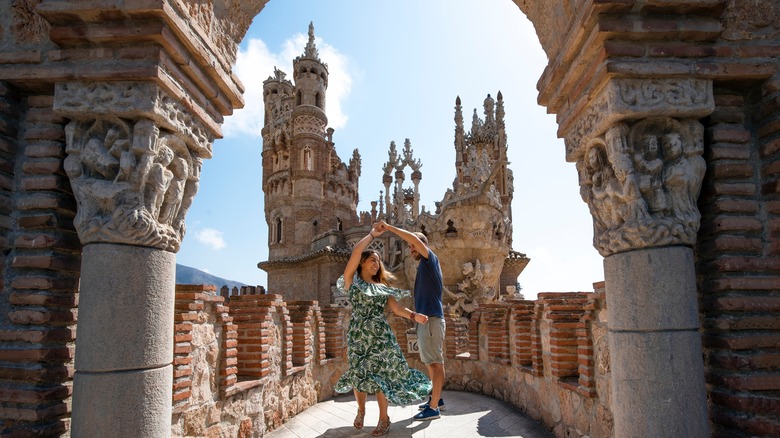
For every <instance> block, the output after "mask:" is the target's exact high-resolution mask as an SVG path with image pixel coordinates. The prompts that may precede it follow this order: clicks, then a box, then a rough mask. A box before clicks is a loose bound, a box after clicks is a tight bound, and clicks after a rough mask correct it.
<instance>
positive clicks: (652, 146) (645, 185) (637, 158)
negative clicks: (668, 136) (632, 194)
mask: <svg viewBox="0 0 780 438" xmlns="http://www.w3.org/2000/svg"><path fill="white" fill-rule="evenodd" d="M637 146H639V150H636V151H635V153H634V155H633V159H634V165H635V166H636V170H637V172H638V174H639V191H640V192H641V193H642V196H643V197H644V199H645V201H647V205H648V208H649V210H650V212H664V211H666V208H667V205H666V195H665V194H664V190H663V181H662V180H661V172H662V171H663V166H664V162H663V160H661V157H660V156H659V150H658V137H657V136H655V135H653V134H650V133H648V134H646V135H644V136H643V137H642V139H641V141H640V144H639V145H637Z"/></svg>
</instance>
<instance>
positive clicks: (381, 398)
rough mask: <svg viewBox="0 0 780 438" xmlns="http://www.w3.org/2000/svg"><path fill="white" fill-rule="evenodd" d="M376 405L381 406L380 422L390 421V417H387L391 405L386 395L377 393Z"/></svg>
mask: <svg viewBox="0 0 780 438" xmlns="http://www.w3.org/2000/svg"><path fill="white" fill-rule="evenodd" d="M376 403H377V404H378V405H379V421H382V420H389V419H390V416H389V415H387V406H388V405H389V403H388V402H387V397H385V394H384V393H382V392H377V393H376Z"/></svg>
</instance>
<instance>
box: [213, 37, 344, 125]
mask: <svg viewBox="0 0 780 438" xmlns="http://www.w3.org/2000/svg"><path fill="white" fill-rule="evenodd" d="M307 41H308V36H307V35H304V34H296V35H295V36H293V37H292V38H290V39H288V40H287V41H285V42H284V44H283V45H282V50H281V52H280V53H273V52H271V50H269V48H268V46H266V44H265V42H263V41H262V40H260V39H249V40H248V42H247V46H246V47H247V49H246V50H239V51H238V57H237V59H236V65H235V69H234V71H235V73H236V75H238V77H239V79H241V82H242V83H243V84H244V87H245V88H246V90H245V91H244V102H245V106H244V108H242V109H239V110H236V111H234V113H233V115H231V116H228V117H226V118H225V123H224V124H223V125H222V130H223V133H224V136H225V137H226V138H228V137H237V136H241V135H249V136H252V137H261V136H262V134H261V131H262V129H263V109H264V108H263V81H265V80H266V79H268V78H269V77H271V76H273V73H274V67H276V68H278V69H279V70H281V71H283V72H284V73H287V79H290V80H291V81H292V80H293V78H292V71H293V69H292V61H293V59H295V58H296V57H298V56H301V55H302V54H303V51H304V47H305V46H306V42H307ZM315 44H316V46H317V50H318V51H319V55H320V59H321V60H322V62H324V63H325V64H327V65H328V94H327V96H328V97H327V101H326V103H325V104H326V112H327V116H328V126H329V127H331V128H333V129H339V128H342V127H344V126H345V125H346V124H347V120H348V117H347V116H346V115H345V114H344V112H343V111H342V101H344V100H346V99H347V97H348V96H349V93H350V91H351V89H352V77H351V76H350V74H349V73H348V61H347V57H346V56H344V55H342V54H341V53H340V52H339V51H338V50H336V49H335V48H334V47H333V46H331V45H329V44H327V43H325V42H323V41H322V39H321V38H316V37H315Z"/></svg>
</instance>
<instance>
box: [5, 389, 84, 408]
mask: <svg viewBox="0 0 780 438" xmlns="http://www.w3.org/2000/svg"><path fill="white" fill-rule="evenodd" d="M70 395H71V390H70V387H69V386H64V385H60V386H49V387H37V386H17V387H2V386H0V402H5V403H19V404H22V403H23V404H31V403H41V402H46V403H45V404H49V403H51V402H52V401H54V400H63V399H66V398H68V397H70Z"/></svg>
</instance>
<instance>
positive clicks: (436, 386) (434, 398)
mask: <svg viewBox="0 0 780 438" xmlns="http://www.w3.org/2000/svg"><path fill="white" fill-rule="evenodd" d="M428 376H429V377H430V378H431V383H432V384H433V390H431V407H432V408H434V409H435V408H436V407H438V404H439V399H441V390H442V388H443V387H444V364H443V363H432V364H430V365H428Z"/></svg>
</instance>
